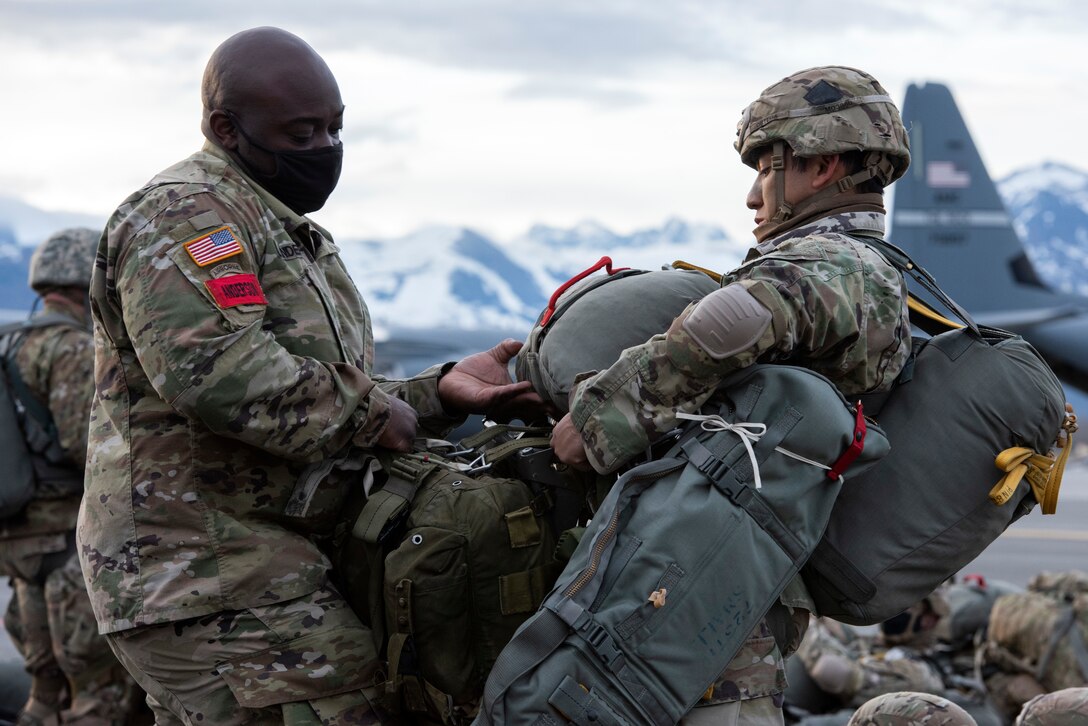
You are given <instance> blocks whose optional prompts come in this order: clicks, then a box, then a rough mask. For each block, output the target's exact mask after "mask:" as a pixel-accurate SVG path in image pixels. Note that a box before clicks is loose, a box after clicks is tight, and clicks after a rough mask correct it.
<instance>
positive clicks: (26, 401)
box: [0, 314, 82, 519]
mask: <svg viewBox="0 0 1088 726" xmlns="http://www.w3.org/2000/svg"><path fill="white" fill-rule="evenodd" d="M54 325H67V326H71V327H80V326H79V324H78V323H77V322H76V321H74V320H72V319H71V318H69V317H67V316H64V315H57V314H44V315H38V316H37V317H34V318H31V319H30V320H26V321H22V322H18V323H10V324H8V325H4V326H0V446H2V447H3V452H4V455H3V461H4V469H5V471H4V476H3V477H2V478H0V519H6V518H8V517H13V516H15V515H17V514H19V513H20V512H21V511H22V510H23V509H24V508H25V507H26V505H27V504H28V503H29V502H30V500H31V499H33V498H34V497H35V496H38V495H44V496H59V495H63V494H68V493H71V491H69V489H71V490H72V491H76V490H78V489H74V488H72V487H69V486H53V487H50V485H51V484H54V483H55V482H57V481H60V480H64V481H65V482H67V481H70V480H71V479H72V477H71V476H58V475H57V474H58V470H63V473H64V474H67V473H69V471H70V467H68V466H66V465H64V464H63V458H64V456H63V451H62V450H61V447H60V442H59V440H58V438H57V431H56V426H55V425H54V423H53V416H52V414H50V413H49V409H48V408H47V407H46V406H45V405H44V404H42V402H40V401H39V400H38V399H37V397H36V396H34V394H33V393H31V391H30V389H29V388H27V386H26V383H24V382H23V377H22V375H21V374H20V373H19V368H18V366H17V365H16V364H15V354H16V353H17V352H18V350H19V348H20V346H21V345H22V343H23V340H24V336H25V333H27V332H29V331H31V330H36V329H40V328H47V327H50V326H54ZM78 486H79V487H81V486H82V478H81V477H80V478H79V484H78ZM54 489H55V490H56V491H53V490H54Z"/></svg>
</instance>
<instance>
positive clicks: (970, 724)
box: [847, 691, 978, 726]
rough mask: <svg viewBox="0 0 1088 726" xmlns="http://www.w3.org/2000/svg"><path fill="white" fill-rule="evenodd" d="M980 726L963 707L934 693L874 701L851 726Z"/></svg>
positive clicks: (906, 693)
mask: <svg viewBox="0 0 1088 726" xmlns="http://www.w3.org/2000/svg"><path fill="white" fill-rule="evenodd" d="M917 724H926V725H927V726H978V725H977V723H976V722H975V719H973V718H971V715H970V714H968V713H967V712H966V711H964V710H963V708H961V707H960V706H958V705H956V704H955V703H952V701H949V700H948V699H946V698H942V697H941V696H936V695H933V694H931V693H919V692H916V691H895V692H893V693H885V694H883V695H880V696H877V697H876V698H872V699H870V700H868V701H866V702H865V703H863V704H862V705H861V708H859V709H858V710H857V711H855V712H854V715H853V716H851V717H850V721H848V722H847V726H916V725H917Z"/></svg>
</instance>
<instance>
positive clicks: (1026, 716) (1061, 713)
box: [1016, 688, 1088, 726]
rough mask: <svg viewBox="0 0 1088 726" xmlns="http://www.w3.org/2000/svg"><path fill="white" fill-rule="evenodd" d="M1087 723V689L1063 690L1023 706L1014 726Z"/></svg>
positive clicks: (1053, 725)
mask: <svg viewBox="0 0 1088 726" xmlns="http://www.w3.org/2000/svg"><path fill="white" fill-rule="evenodd" d="M1085 723H1088V688H1065V689H1063V690H1060V691H1054V692H1052V693H1046V694H1043V695H1041V696H1036V697H1035V698H1033V699H1031V700H1030V701H1028V702H1027V703H1025V704H1024V710H1022V711H1021V712H1020V715H1019V716H1017V718H1016V726H1080V725H1081V724H1085Z"/></svg>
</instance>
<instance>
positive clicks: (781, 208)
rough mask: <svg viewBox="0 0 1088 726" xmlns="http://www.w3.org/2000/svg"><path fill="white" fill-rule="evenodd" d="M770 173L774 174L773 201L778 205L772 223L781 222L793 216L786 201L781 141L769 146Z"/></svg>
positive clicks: (783, 151)
mask: <svg viewBox="0 0 1088 726" xmlns="http://www.w3.org/2000/svg"><path fill="white" fill-rule="evenodd" d="M771 173H773V174H774V196H775V199H774V203H775V204H777V205H778V209H776V210H775V213H774V216H773V217H771V222H772V223H773V224H781V223H782V222H785V221H786V220H787V219H789V218H790V217H792V216H793V206H792V205H790V204H789V203H787V202H786V145H785V144H784V143H783V142H781V141H776V142H774V145H773V146H772V147H771Z"/></svg>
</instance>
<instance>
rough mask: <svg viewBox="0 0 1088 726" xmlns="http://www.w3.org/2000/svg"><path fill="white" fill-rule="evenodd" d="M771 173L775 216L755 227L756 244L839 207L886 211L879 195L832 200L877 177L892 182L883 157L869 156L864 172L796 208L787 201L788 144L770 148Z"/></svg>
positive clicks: (889, 168) (812, 196)
mask: <svg viewBox="0 0 1088 726" xmlns="http://www.w3.org/2000/svg"><path fill="white" fill-rule="evenodd" d="M771 172H772V173H773V174H774V195H775V199H773V200H772V201H771V204H770V205H768V206H775V213H774V216H773V217H771V219H770V220H768V221H766V222H764V223H763V224H760V225H759V226H758V227H756V230H755V237H756V241H757V242H762V241H763V240H765V239H767V238H769V237H771V236H773V235H775V234H778V233H780V232H784V231H786V230H788V229H791V228H793V227H796V226H797V225H799V224H802V223H803V222H807V221H809V220H810V219H812V218H813V217H814V216H815V215H817V214H823V213H825V212H828V211H831V210H832V209H838V208H840V207H847V206H849V207H850V208H851V211H860V210H872V211H884V198H883V196H882V195H880V194H876V193H871V194H855V195H852V196H851V197H850V199H849V201H847V200H844V199H833V197H838V196H839V195H840V194H845V193H846V192H849V191H851V190H853V189H854V188H855V187H857V186H858V185H859V184H864V183H865V182H867V181H869V180H870V179H873V178H874V177H877V178H880V179H885V180H886V179H890V178H891V174H892V172H893V166H892V163H891V161H890V160H889V159H888V158H887V157H886V156H884V154H880V153H878V152H874V153H870V154H868V155H866V157H865V168H864V169H862V170H861V171H859V172H855V173H853V174H851V175H850V176H845V177H843V178H842V179H839V180H838V181H837V182H835V183H834V184H829V185H828V186H826V187H824V188H823V189H821V190H819V191H818V192H816V193H814V194H812V195H810V196H808V197H805V198H804V199H802V200H801V201H800V202H799V203H798V204H796V205H792V204H789V203H788V202H787V201H786V144H785V142H782V141H775V142H774V144H773V145H772V146H771Z"/></svg>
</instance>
